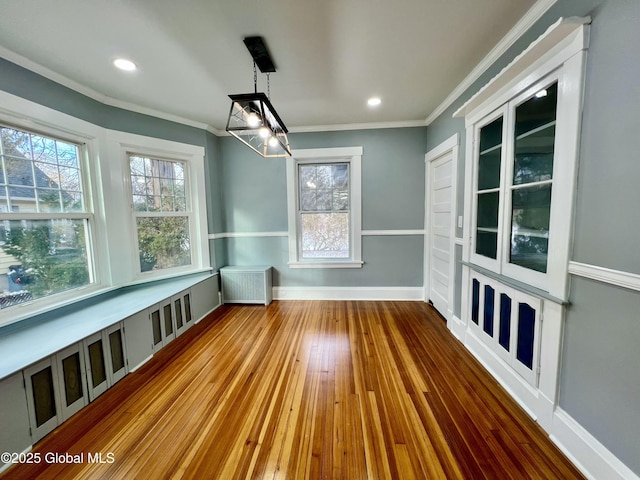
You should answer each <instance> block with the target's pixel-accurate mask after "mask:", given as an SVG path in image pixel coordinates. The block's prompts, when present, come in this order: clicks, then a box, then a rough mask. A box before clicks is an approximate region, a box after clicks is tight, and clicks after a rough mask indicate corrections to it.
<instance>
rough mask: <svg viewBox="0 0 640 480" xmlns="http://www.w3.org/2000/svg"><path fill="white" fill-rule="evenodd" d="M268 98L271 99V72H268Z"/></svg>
mask: <svg viewBox="0 0 640 480" xmlns="http://www.w3.org/2000/svg"><path fill="white" fill-rule="evenodd" d="M267 98H268V99H269V100H271V82H270V78H269V72H267Z"/></svg>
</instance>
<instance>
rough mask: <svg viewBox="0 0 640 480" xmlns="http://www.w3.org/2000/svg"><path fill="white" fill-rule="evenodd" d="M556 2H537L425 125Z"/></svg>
mask: <svg viewBox="0 0 640 480" xmlns="http://www.w3.org/2000/svg"><path fill="white" fill-rule="evenodd" d="M556 2H557V0H538V1H537V2H536V3H535V4H534V5H533V6H532V7H531V8H530V9H529V10H528V11H527V13H525V14H524V16H523V17H522V18H521V19H520V20H519V21H518V23H516V24H515V25H514V26H513V27H512V28H511V30H509V31H508V32H507V34H506V35H505V36H504V37H503V38H502V40H500V41H499V42H498V43H497V44H496V46H495V47H493V48H492V49H491V51H490V52H489V53H488V54H487V56H485V57H484V58H483V59H482V60H481V61H480V63H478V65H476V66H475V68H474V69H473V70H471V72H470V73H469V75H467V76H466V77H465V79H464V80H462V82H460V84H459V85H458V86H457V87H456V88H454V89H453V91H452V92H451V93H450V94H449V95H448V96H447V98H445V99H444V101H443V102H442V103H441V104H440V105H438V107H436V109H435V110H434V111H433V112H431V114H430V115H429V116H428V117H427V118H426V119H425V125H427V126H428V125H431V124H432V123H433V121H434V120H435V119H436V118H438V117H439V116H440V115H442V113H443V112H444V111H445V110H446V109H447V108H449V107H450V106H451V105H452V104H453V102H455V101H456V100H457V99H458V98H459V97H460V95H462V94H463V93H464V92H465V91H466V90H467V89H468V88H469V87H470V86H471V85H473V83H474V82H475V81H476V80H478V79H479V78H480V76H481V75H482V74H483V73H484V72H486V71H487V70H488V69H489V67H491V65H493V64H494V63H495V62H496V61H497V60H498V59H499V58H500V57H501V56H502V55H503V54H504V53H505V52H506V51H507V50H508V49H509V48H511V46H513V44H514V43H515V42H516V41H517V40H518V39H519V38H520V37H521V36H522V35H523V34H524V33H525V32H526V31H527V30H529V28H531V27H532V26H533V25H534V24H535V23H536V22H537V21H538V20H540V18H541V17H542V15H544V14H545V13H546V12H547V10H549V9H550V8H551V7H552V6H553V5H554V4H555V3H556Z"/></svg>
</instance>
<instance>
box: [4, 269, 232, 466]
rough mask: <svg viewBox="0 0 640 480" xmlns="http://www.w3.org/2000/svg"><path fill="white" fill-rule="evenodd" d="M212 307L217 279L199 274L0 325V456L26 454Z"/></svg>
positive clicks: (128, 289) (117, 291) (124, 290)
mask: <svg viewBox="0 0 640 480" xmlns="http://www.w3.org/2000/svg"><path fill="white" fill-rule="evenodd" d="M219 305H220V295H219V281H218V274H217V273H213V274H212V273H210V272H206V273H197V274H192V275H187V276H183V277H178V278H174V279H169V280H159V281H156V282H150V283H145V284H139V285H133V286H127V287H122V288H118V289H115V290H112V291H109V292H106V293H103V294H100V295H97V296H95V297H93V298H90V299H86V300H83V301H81V302H77V303H75V304H72V305H68V306H65V307H62V308H59V309H56V310H54V311H51V312H47V313H44V314H40V315H37V316H34V317H31V318H29V319H26V320H23V321H21V322H17V323H14V324H10V325H6V326H4V327H2V328H0V352H1V354H0V425H2V428H1V429H0V451H2V452H14V453H16V454H18V453H20V452H23V451H25V450H29V449H30V448H31V445H32V444H33V443H35V442H36V441H37V440H39V439H40V438H42V437H43V436H44V435H46V434H47V433H48V432H50V431H51V430H53V429H54V428H55V427H56V426H57V425H59V424H60V423H62V422H64V421H65V420H67V419H68V418H69V417H70V416H71V415H73V414H74V413H76V412H77V411H79V410H80V409H82V408H83V407H84V406H85V405H87V404H88V403H89V402H90V401H93V400H94V399H95V398H96V397H97V396H98V395H100V394H101V393H103V392H104V391H106V390H107V389H108V388H109V387H111V386H112V385H113V384H115V383H116V382H117V381H118V380H120V379H121V378H123V377H124V376H125V375H126V374H127V373H129V372H130V371H132V370H135V369H136V368H137V367H138V366H140V365H141V364H142V363H144V362H145V361H146V360H148V359H149V358H151V357H152V356H153V354H154V353H155V352H157V351H158V350H159V349H160V348H162V347H163V346H165V345H166V344H167V343H169V342H170V341H171V340H173V339H174V338H176V337H177V336H178V335H180V334H181V333H182V332H184V331H185V330H186V329H187V328H188V327H190V326H191V325H193V324H195V323H197V322H198V321H199V320H201V319H202V318H204V317H205V316H206V315H207V314H208V313H210V312H211V311H212V310H214V309H215V308H217V307H218V306H219ZM16 308H19V307H16ZM8 466H9V464H3V463H0V471H2V470H4V469H5V468H7V467H8Z"/></svg>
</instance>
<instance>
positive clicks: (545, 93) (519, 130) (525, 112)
mask: <svg viewBox="0 0 640 480" xmlns="http://www.w3.org/2000/svg"><path fill="white" fill-rule="evenodd" d="M557 103H558V84H557V83H554V84H552V85H550V86H549V87H547V88H546V89H543V90H541V91H540V92H538V93H537V94H536V95H534V96H533V97H531V98H530V99H528V100H527V101H526V102H524V103H521V104H520V105H519V106H518V107H516V127H515V135H516V137H520V136H522V135H525V134H527V133H529V132H531V131H533V130H535V129H537V128H539V127H541V126H543V125H547V124H548V123H550V122H553V121H555V119H556V105H557Z"/></svg>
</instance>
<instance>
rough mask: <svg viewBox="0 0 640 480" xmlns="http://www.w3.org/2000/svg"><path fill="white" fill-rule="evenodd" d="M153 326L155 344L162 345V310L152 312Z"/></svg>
mask: <svg viewBox="0 0 640 480" xmlns="http://www.w3.org/2000/svg"><path fill="white" fill-rule="evenodd" d="M151 326H152V327H153V344H154V345H158V344H159V343H162V330H161V329H160V310H156V311H154V312H151Z"/></svg>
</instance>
